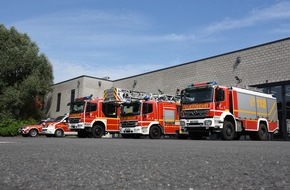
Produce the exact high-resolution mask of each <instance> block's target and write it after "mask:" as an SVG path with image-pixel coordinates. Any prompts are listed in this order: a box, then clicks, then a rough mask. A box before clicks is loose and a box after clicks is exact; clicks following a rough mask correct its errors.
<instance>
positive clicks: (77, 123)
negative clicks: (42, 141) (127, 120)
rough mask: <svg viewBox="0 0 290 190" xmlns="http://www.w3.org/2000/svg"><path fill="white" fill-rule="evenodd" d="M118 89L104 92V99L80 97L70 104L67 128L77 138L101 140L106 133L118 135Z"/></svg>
mask: <svg viewBox="0 0 290 190" xmlns="http://www.w3.org/2000/svg"><path fill="white" fill-rule="evenodd" d="M119 91H120V89H117V88H111V89H108V90H105V92H104V98H92V97H91V96H90V97H82V98H77V99H76V100H75V101H73V102H71V103H70V113H69V118H70V119H69V128H70V129H71V130H73V131H76V132H77V133H78V137H91V136H92V137H94V138H101V137H102V136H103V135H105V134H106V133H112V134H114V133H119V125H120V117H119V116H120V106H119V103H118V101H117V100H119V98H120V97H119Z"/></svg>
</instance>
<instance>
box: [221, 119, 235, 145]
mask: <svg viewBox="0 0 290 190" xmlns="http://www.w3.org/2000/svg"><path fill="white" fill-rule="evenodd" d="M235 134H236V132H235V127H234V125H233V124H232V122H229V121H225V122H224V126H223V129H222V131H221V139H222V140H233V139H234V138H235V136H236V135H235Z"/></svg>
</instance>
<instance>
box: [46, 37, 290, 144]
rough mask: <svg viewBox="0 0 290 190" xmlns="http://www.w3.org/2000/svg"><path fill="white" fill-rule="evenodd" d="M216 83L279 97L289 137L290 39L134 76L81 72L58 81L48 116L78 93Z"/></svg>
mask: <svg viewBox="0 0 290 190" xmlns="http://www.w3.org/2000/svg"><path fill="white" fill-rule="evenodd" d="M205 81H216V82H217V83H218V84H220V85H225V86H238V87H241V88H246V89H253V90H258V91H262V92H265V93H271V94H274V95H275V96H276V97H277V107H278V116H279V125H280V126H279V133H280V134H281V136H282V137H283V138H284V139H287V131H288V133H289V129H290V38H285V39H281V40H277V41H273V42H269V43H266V44H261V45H257V46H253V47H249V48H245V49H241V50H237V51H233V52H229V53H225V54H221V55H217V56H213V57H208V58H205V59H201V60H196V61H192V62H188V63H183V64H180V65H176V66H172V67H168V68H164V69H160V70H156V71H152V72H147V73H143V74H140V75H135V76H129V77H126V78H122V79H118V80H110V79H109V78H98V77H92V76H85V75H84V76H79V77H76V78H73V79H70V80H66V81H63V82H60V83H57V84H55V85H54V86H53V91H52V93H51V94H50V95H49V96H48V99H47V101H46V106H45V111H46V113H47V115H48V116H49V117H56V116H58V115H63V114H65V113H67V112H68V110H69V107H68V106H67V104H68V103H69V102H70V101H71V100H73V99H75V98H76V97H82V96H88V95H90V94H93V96H94V97H102V96H103V91H104V90H105V89H108V88H111V87H119V88H124V89H129V90H136V91H143V92H152V93H165V94H175V92H176V90H177V89H182V88H185V87H186V86H188V84H191V83H193V82H194V83H198V82H205Z"/></svg>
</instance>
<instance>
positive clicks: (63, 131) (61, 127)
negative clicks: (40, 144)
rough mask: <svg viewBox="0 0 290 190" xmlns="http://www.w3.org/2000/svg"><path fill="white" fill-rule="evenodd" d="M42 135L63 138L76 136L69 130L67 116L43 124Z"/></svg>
mask: <svg viewBox="0 0 290 190" xmlns="http://www.w3.org/2000/svg"><path fill="white" fill-rule="evenodd" d="M42 134H44V135H46V136H47V137H52V136H54V137H64V136H65V135H76V132H74V131H71V130H70V129H69V127H68V116H59V117H57V118H56V119H55V120H54V121H50V122H46V123H45V125H44V126H43V128H42Z"/></svg>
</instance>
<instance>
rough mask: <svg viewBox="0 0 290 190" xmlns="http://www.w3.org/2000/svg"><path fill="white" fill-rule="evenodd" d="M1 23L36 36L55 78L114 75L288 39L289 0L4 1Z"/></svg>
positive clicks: (115, 76)
mask: <svg viewBox="0 0 290 190" xmlns="http://www.w3.org/2000/svg"><path fill="white" fill-rule="evenodd" d="M0 23H2V24H4V25H5V26H6V27H11V26H14V27H16V29H17V30H18V31H19V32H21V33H27V34H28V35H29V36H30V38H31V40H32V41H34V42H36V44H37V45H38V47H39V48H40V51H41V52H43V53H44V54H45V55H46V56H47V57H48V59H49V60H50V62H51V63H52V65H53V68H54V82H55V83H58V82H61V81H64V80H67V79H71V78H73V77H77V76H80V75H90V76H94V77H98V78H102V77H110V79H112V80H115V79H120V78H124V77H129V76H133V75H137V74H141V73H145V72H150V71H154V70H157V69H162V68H166V67H170V66H174V65H178V64H182V63H186V62H190V61H195V60H198V59H203V58H207V57H211V56H215V55H219V54H223V53H227V52H231V51H235V50H239V49H243V48H247V47H250V46H255V45H259V44H263V43H267V42H270V41H274V40H279V39H282V38H286V37H290V1H280V0H199V1H197V0H50V1H39V0H25V1H19V0H9V1H5V2H4V1H2V2H1V6H0Z"/></svg>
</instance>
